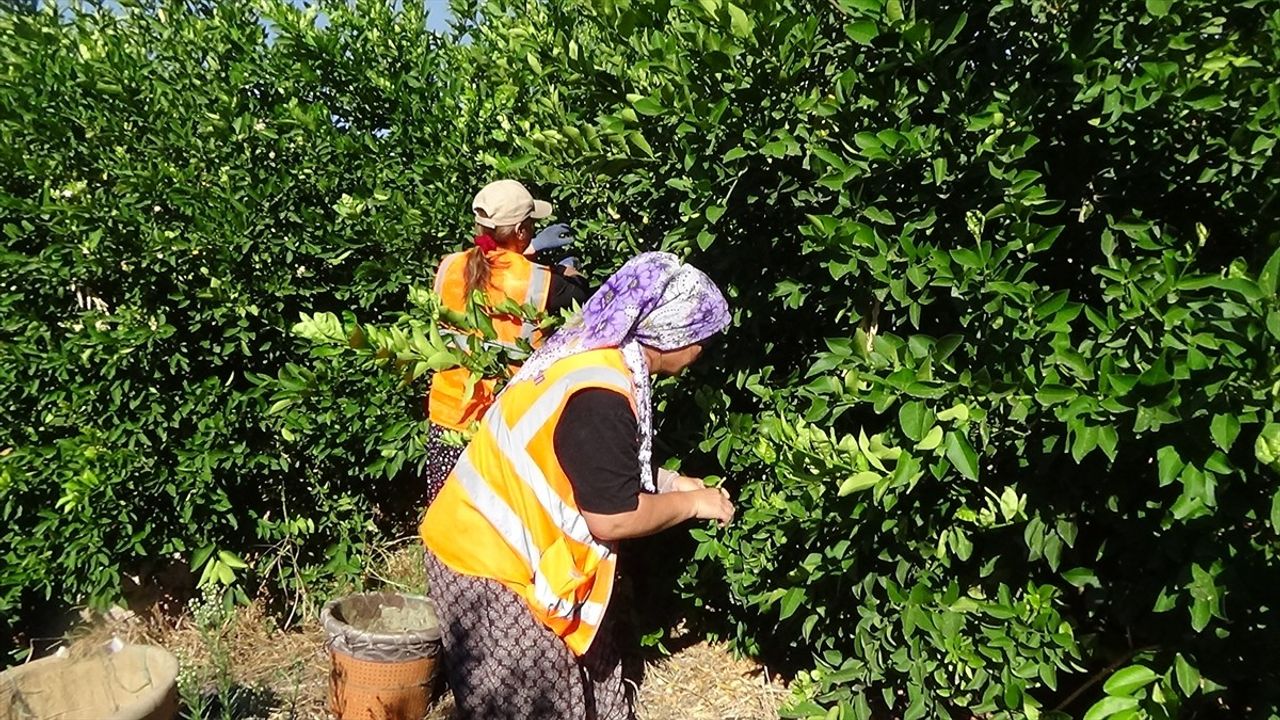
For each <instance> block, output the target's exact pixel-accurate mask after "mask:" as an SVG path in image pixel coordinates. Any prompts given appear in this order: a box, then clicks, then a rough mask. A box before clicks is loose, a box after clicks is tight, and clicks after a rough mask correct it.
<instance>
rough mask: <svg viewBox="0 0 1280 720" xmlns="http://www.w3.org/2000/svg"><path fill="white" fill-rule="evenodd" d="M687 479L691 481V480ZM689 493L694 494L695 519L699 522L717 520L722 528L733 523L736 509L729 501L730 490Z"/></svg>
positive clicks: (703, 489)
mask: <svg viewBox="0 0 1280 720" xmlns="http://www.w3.org/2000/svg"><path fill="white" fill-rule="evenodd" d="M685 479H686V480H689V479H691V478H685ZM688 492H690V493H694V495H693V497H692V499H693V502H694V506H693V511H694V517H696V518H698V519H699V520H715V521H717V522H719V523H720V527H724V526H726V525H728V524H729V523H731V522H733V514H734V507H733V503H732V502H730V501H729V491H728V490H725V489H724V488H709V487H704V488H701V489H699V490H690V491H688Z"/></svg>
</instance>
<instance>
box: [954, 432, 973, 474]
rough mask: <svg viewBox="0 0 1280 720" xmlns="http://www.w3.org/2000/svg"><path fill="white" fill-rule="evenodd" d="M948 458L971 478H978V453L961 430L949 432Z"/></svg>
mask: <svg viewBox="0 0 1280 720" xmlns="http://www.w3.org/2000/svg"><path fill="white" fill-rule="evenodd" d="M947 459H948V460H950V461H951V464H952V465H954V466H955V467H956V469H957V470H959V471H960V474H961V475H964V476H965V477H967V478H969V479H970V480H977V479H978V454H977V453H976V452H974V450H973V446H971V445H970V444H969V441H968V439H966V438H965V436H964V433H961V432H959V431H956V432H950V433H947Z"/></svg>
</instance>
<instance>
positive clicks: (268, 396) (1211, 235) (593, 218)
mask: <svg viewBox="0 0 1280 720" xmlns="http://www.w3.org/2000/svg"><path fill="white" fill-rule="evenodd" d="M477 11H478V12H477ZM258 12H259V11H255V10H253V9H252V8H250V7H248V6H245V5H241V4H239V3H238V2H228V3H222V4H219V5H216V6H207V7H206V6H203V5H199V6H195V7H192V8H188V9H182V8H180V7H177V6H165V8H164V10H163V11H153V12H141V11H138V12H128V13H126V14H125V15H124V16H121V17H115V16H109V15H101V14H95V15H88V16H75V15H73V16H72V18H71V19H70V20H66V21H63V22H59V21H58V20H57V19H55V18H54V17H53V16H52V15H49V14H38V15H34V16H16V15H15V16H5V17H4V19H3V24H2V25H0V37H3V38H4V39H5V42H4V44H3V46H0V53H3V55H2V57H3V58H4V60H3V62H4V65H3V68H4V69H3V73H4V74H3V77H4V79H5V83H4V88H5V90H4V92H3V95H0V97H3V102H4V109H5V112H3V113H0V140H2V141H3V142H0V153H3V155H0V157H3V166H2V167H3V169H4V171H5V172H4V176H3V177H2V178H0V183H3V185H2V186H0V188H2V189H3V195H2V196H0V223H2V224H3V226H4V228H5V238H6V239H5V249H6V251H5V256H4V257H5V263H6V270H8V272H7V275H8V276H10V277H13V278H15V280H16V281H14V282H10V283H8V284H7V287H5V288H4V289H3V290H2V291H0V297H2V298H3V299H2V300H0V302H3V303H4V306H5V309H6V312H5V314H4V317H3V321H2V322H3V323H4V328H5V334H6V344H5V348H4V359H5V362H4V365H3V366H2V367H3V369H2V370H0V372H3V375H2V376H0V377H2V378H3V380H2V383H3V384H2V387H3V392H4V402H5V404H6V406H7V407H13V408H15V409H16V410H17V414H16V417H19V418H22V419H23V422H20V423H17V424H10V425H8V426H6V427H5V429H4V430H3V432H4V433H5V435H4V436H2V437H0V446H3V447H4V448H8V450H7V451H5V452H6V454H5V456H4V458H3V462H4V470H3V471H2V472H3V473H4V474H3V480H2V481H0V482H3V483H4V487H5V490H4V492H5V497H4V510H3V512H4V513H5V515H4V519H5V523H6V528H5V529H4V530H2V531H0V532H3V533H5V534H4V535H3V536H2V537H4V541H3V542H4V543H5V544H4V545H0V552H3V554H4V557H5V560H6V562H5V567H4V569H3V570H0V573H3V574H2V575H0V597H3V598H4V599H5V602H6V603H7V606H6V607H5V609H9V608H19V609H25V608H29V607H31V603H32V602H33V599H34V597H35V596H36V595H37V594H41V593H57V594H58V595H59V596H60V597H63V598H66V599H75V598H79V597H83V596H85V595H87V594H91V593H98V594H109V593H110V592H111V590H112V589H113V587H114V584H115V582H116V578H117V569H118V568H119V567H122V566H123V567H126V568H127V567H131V565H132V564H135V563H137V562H138V561H140V560H142V559H144V558H148V557H156V556H161V555H168V554H170V553H176V554H178V555H179V556H181V557H182V558H183V559H184V560H190V559H194V560H195V561H196V564H197V565H200V566H201V568H202V569H207V568H208V567H209V566H210V563H213V567H214V568H215V569H214V570H213V571H212V572H213V575H224V576H225V577H224V579H231V575H232V570H233V569H237V568H235V565H238V564H240V563H239V560H240V559H241V558H243V559H245V560H247V561H249V564H250V565H251V567H250V568H245V569H244V571H251V572H252V573H253V576H254V577H255V578H258V579H260V580H261V581H263V582H269V583H276V582H278V581H279V579H280V577H281V573H280V568H281V567H286V566H287V567H289V568H290V571H289V572H290V573H294V572H301V573H303V574H302V576H301V577H302V578H304V579H305V578H309V577H315V576H316V575H315V573H319V572H320V570H321V567H322V566H323V565H324V564H325V563H326V562H329V559H330V558H336V559H338V560H337V561H336V562H331V563H330V564H329V567H328V568H327V569H328V570H329V571H335V570H336V571H342V570H343V564H344V563H347V562H353V561H354V560H355V559H356V556H355V553H358V551H359V548H360V543H361V541H362V540H361V538H362V536H363V534H364V532H365V531H366V528H367V527H368V521H369V520H370V519H371V518H372V517H373V514H372V509H371V508H372V507H373V506H374V505H375V504H378V503H379V501H380V500H383V499H387V498H394V497H396V496H401V497H403V496H407V495H410V494H412V493H413V492H414V491H415V490H416V488H414V489H412V490H410V489H408V488H411V487H413V482H414V481H413V467H414V464H415V463H416V462H418V461H419V460H420V459H421V448H420V446H418V445H417V444H416V443H417V440H416V438H418V437H419V436H420V432H421V417H420V413H417V412H416V410H415V409H414V408H412V407H411V406H412V404H413V400H412V399H411V398H409V397H408V395H407V394H406V393H404V392H402V391H401V392H398V391H397V390H396V389H395V387H394V385H395V383H396V382H397V378H395V377H392V376H390V375H388V376H386V377H382V376H378V375H376V374H370V373H368V372H365V371H363V370H361V369H360V367H361V366H360V365H359V364H356V363H353V362H351V361H350V359H349V358H346V357H345V356H343V355H341V354H334V352H333V348H332V347H328V348H327V349H326V348H323V347H322V348H321V352H320V353H319V354H320V357H312V358H306V359H304V355H305V354H306V353H308V349H307V348H306V347H303V346H301V345H299V344H297V343H296V342H292V341H290V340H289V338H287V337H286V333H287V328H288V327H289V326H290V325H291V324H292V323H293V322H294V321H295V320H296V319H297V317H298V313H299V312H314V311H341V310H351V311H353V312H355V313H356V315H357V316H359V317H361V319H366V318H373V319H376V318H378V317H380V316H382V315H385V314H388V313H393V312H395V311H398V310H400V309H403V307H404V298H405V286H406V285H407V284H408V283H410V282H412V281H415V280H421V279H422V278H423V277H425V275H426V274H427V273H428V272H429V265H430V263H431V260H432V259H433V256H434V255H435V254H438V252H439V251H440V250H441V249H443V248H445V247H449V246H452V245H453V244H454V242H455V241H456V238H457V235H458V233H460V232H462V231H463V230H465V223H464V220H465V215H464V213H463V212H462V211H463V210H465V200H466V197H467V196H468V195H469V193H470V192H471V191H473V190H474V188H475V187H476V186H477V185H479V184H480V183H481V182H483V181H485V180H488V179H490V178H492V177H496V176H499V175H503V174H517V175H519V176H520V177H522V178H524V179H527V180H529V181H531V182H533V183H535V184H540V185H541V187H543V188H545V189H546V191H547V192H549V193H551V194H552V195H553V196H554V198H555V199H556V200H557V204H558V206H559V207H560V208H561V209H562V211H565V213H566V215H567V216H568V217H567V218H566V219H569V220H572V221H573V222H574V223H575V225H576V226H577V227H578V229H579V234H580V235H581V236H583V237H584V238H585V247H583V248H581V252H579V253H578V254H581V255H585V256H586V258H587V260H588V262H587V263H586V264H587V266H588V267H590V268H592V269H593V270H594V271H595V272H596V273H597V274H603V273H605V272H607V271H608V270H609V269H610V268H611V267H615V266H616V265H617V264H619V263H620V262H621V261H622V260H624V259H625V258H626V257H627V256H628V255H629V254H630V253H631V252H633V251H635V250H637V249H642V248H655V247H661V248H664V249H669V250H672V251H675V252H679V253H682V254H685V255H688V256H689V257H690V258H691V259H692V260H693V261H694V262H695V263H696V264H698V265H699V266H701V267H704V268H705V269H707V270H708V271H709V272H710V273H711V274H712V275H713V276H714V277H716V278H717V280H719V281H721V282H722V284H723V285H724V286H725V287H726V288H727V289H728V291H729V294H730V296H731V302H732V303H733V305H734V307H735V324H734V328H733V330H732V332H731V337H730V338H729V341H728V342H727V343H726V345H725V347H724V350H723V352H722V353H721V355H720V356H719V357H716V358H713V359H711V361H709V362H707V363H704V365H703V367H700V368H698V369H697V370H696V371H695V372H694V373H693V374H691V375H690V376H689V377H687V378H685V379H684V380H683V381H681V383H680V384H679V385H676V386H674V387H669V388H667V389H668V390H669V392H667V393H666V394H665V401H664V405H665V410H666V412H665V416H666V418H665V421H664V425H663V428H662V432H663V434H664V436H665V438H666V439H667V440H668V441H670V442H673V443H674V444H675V445H676V446H677V448H676V449H677V450H678V451H682V452H678V454H680V455H683V456H685V457H687V458H688V460H687V462H688V463H689V465H690V466H691V467H694V468H695V469H702V470H706V471H713V472H721V473H722V474H724V475H726V476H727V477H728V478H729V482H730V485H731V486H732V487H734V489H735V491H736V493H737V495H738V497H739V498H740V501H741V502H740V519H739V521H738V522H737V523H735V525H734V526H732V527H731V528H730V529H728V530H727V531H723V532H720V531H715V532H712V531H705V530H696V531H694V537H695V538H696V540H697V546H696V549H695V550H694V556H695V558H696V559H697V562H695V563H693V564H692V565H691V566H690V569H689V570H688V571H687V573H685V576H684V578H683V580H682V587H683V594H684V595H685V597H686V598H687V599H688V601H689V603H690V604H691V605H693V606H696V607H699V608H701V610H702V611H703V612H704V615H705V617H704V619H705V620H706V621H707V622H708V623H711V624H712V625H713V626H717V625H718V626H719V627H723V628H724V629H725V631H726V632H727V633H729V634H731V636H732V637H734V638H735V639H736V640H737V641H738V642H739V643H740V644H741V646H742V647H744V648H745V649H748V650H750V651H754V652H759V653H762V654H764V655H765V656H766V657H768V658H770V659H771V660H773V661H780V662H786V663H788V664H790V665H791V666H792V667H799V668H815V671H814V672H813V673H806V674H805V675H803V676H802V681H801V682H799V683H797V687H798V688H799V689H800V691H801V692H803V693H805V694H806V695H807V699H802V701H801V702H799V703H798V704H797V706H796V708H795V713H796V714H797V715H817V716H822V715H827V716H829V717H857V718H867V717H870V716H871V715H872V714H873V713H875V714H876V716H880V713H881V712H885V711H887V712H889V713H892V715H893V716H902V717H908V718H918V717H937V716H945V715H946V714H947V713H956V714H962V713H966V712H967V713H973V714H981V715H985V716H990V717H1033V718H1034V717H1046V716H1048V715H1049V711H1050V710H1051V709H1058V710H1061V711H1063V712H1065V713H1069V714H1083V715H1085V717H1087V718H1088V719H1089V720H1097V719H1100V718H1104V717H1174V716H1178V715H1180V714H1192V713H1195V714H1198V715H1208V714H1212V713H1215V712H1216V713H1219V714H1221V715H1222V716H1224V717H1241V716H1246V715H1247V716H1257V717H1267V716H1269V715H1270V716H1275V715H1276V714H1277V712H1280V708H1278V706H1277V703H1278V700H1277V695H1276V692H1277V691H1276V690H1275V688H1276V687H1280V685H1277V682H1276V681H1277V677H1276V671H1275V669H1274V663H1271V662H1269V660H1270V658H1269V654H1268V650H1269V648H1270V647H1271V646H1273V645H1274V644H1275V643H1276V642H1277V641H1280V638H1278V637H1277V635H1276V631H1275V628H1274V623H1272V622H1269V618H1268V617H1267V615H1268V613H1269V611H1271V609H1272V608H1274V606H1275V603H1276V600H1277V597H1276V591H1275V590H1274V588H1275V587H1277V586H1280V585H1278V583H1280V563H1278V561H1277V557H1276V555H1277V551H1278V550H1280V535H1278V533H1280V494H1277V487H1278V485H1277V474H1276V470H1277V464H1280V460H1277V458H1278V457H1280V429H1277V427H1278V426H1276V425H1274V424H1272V423H1274V422H1275V421H1276V417H1275V416H1276V412H1277V408H1278V407H1280V399H1278V398H1280V370H1278V369H1277V363H1276V355H1277V342H1278V341H1280V303H1278V302H1277V293H1276V289H1277V276H1278V275H1280V254H1277V252H1276V249H1277V245H1280V230H1277V226H1276V223H1275V221H1276V219H1277V216H1278V215H1280V213H1278V212H1277V207H1276V196H1277V191H1278V189H1280V167H1278V166H1277V161H1276V159H1275V158H1276V156H1275V153H1274V147H1275V144H1276V142H1277V139H1278V134H1280V131H1278V128H1280V123H1278V122H1277V119H1278V118H1277V115H1278V114H1280V86H1278V85H1277V84H1276V82H1275V70H1274V68H1276V67H1280V45H1278V44H1277V40H1278V39H1280V7H1277V3H1275V2H1268V1H1263V0H1255V1H1253V2H1239V3H1235V4H1233V5H1230V6H1224V5H1223V4H1221V3H1212V2H1208V1H1207V0H1179V1H1178V2H1172V1H1171V0H1146V2H1142V3H1122V4H1119V5H1116V4H1113V5H1112V6H1105V5H1103V4H1098V3H1082V2H1067V3H1059V4H1051V3H1043V2H1029V3H1014V2H1007V1H998V0H987V1H986V2H974V3H968V4H966V5H965V6H964V7H963V11H962V10H961V8H959V7H955V6H954V5H953V4H934V3H927V2H917V3H914V4H912V3H904V2H902V1H901V0H885V1H882V0H833V1H832V2H830V3H821V4H817V3H808V2H804V3H801V2H794V3H791V2H774V1H772V0H769V1H766V0H748V1H746V2H737V3H731V2H726V1H724V0H701V1H698V2H694V1H692V0H632V1H630V2H614V1H610V0H597V1H595V2H570V1H569V0H548V1H546V2H539V3H524V2H507V1H506V0H494V1H493V2H487V3H484V4H483V6H482V7H480V8H476V7H474V6H464V5H463V4H457V5H456V7H455V13H456V15H457V16H458V17H462V18H468V17H483V18H485V21H484V22H483V23H476V22H471V21H467V22H462V23H459V24H458V26H457V28H456V29H455V33H454V35H453V36H449V37H444V36H439V37H437V36H433V35H431V34H430V33H427V32H425V31H424V30H423V29H422V18H421V16H420V14H419V13H417V12H416V11H413V10H407V11H405V12H404V13H392V12H390V11H388V10H387V9H386V8H385V7H383V6H380V5H377V4H359V5H357V6H356V7H355V8H354V9H345V8H344V7H330V8H327V9H326V10H325V22H323V23H314V22H313V20H314V19H315V17H316V15H315V14H314V12H310V13H309V12H304V11H297V10H293V9H291V8H288V7H280V6H270V7H268V8H265V9H264V12H265V15H266V16H269V17H270V18H272V20H271V21H270V22H269V23H268V24H267V25H268V27H269V28H270V32H268V31H267V30H264V28H263V26H262V25H260V24H259V22H258V18H259V15H258ZM69 288H70V289H69ZM77 292H78V293H79V295H78V296H79V297H80V298H83V299H84V300H83V302H84V303H87V305H88V307H87V308H81V307H76V306H74V300H73V297H74V296H75V294H76V293H77ZM10 336H11V337H12V338H13V339H12V341H10V340H9V337H10ZM289 363H292V364H289ZM278 371H279V372H278ZM267 376H273V377H274V380H269V379H268V377H267ZM273 397H274V399H275V404H276V407H275V412H274V413H272V414H269V411H270V410H271V402H272V398H273ZM406 410H408V411H406ZM381 478H387V479H381ZM299 521H303V522H302V524H299ZM271 547H275V548H279V549H289V550H290V552H296V553H297V554H296V555H290V556H288V562H287V563H284V561H283V560H282V559H281V558H282V557H284V556H283V555H282V554H281V552H280V550H267V549H266V548H271ZM207 548H217V549H219V550H224V551H227V553H228V554H227V556H226V557H223V556H222V555H220V554H216V553H212V552H207V551H206V552H200V553H197V552H196V551H197V550H200V549H207ZM295 549H296V550H295ZM232 553H234V554H235V555H233V554H232ZM193 555H196V557H194V558H193V557H192V556H193ZM236 555H238V557H237V556H236ZM282 563H283V564H282ZM295 567H296V568H297V570H296V571H295V570H293V568H295ZM222 568H226V570H225V572H224V571H223V570H222ZM73 569H74V572H73ZM211 577H212V576H211ZM291 577H292V576H290V575H289V574H288V573H286V577H285V579H286V580H290V578H291ZM214 579H216V578H214ZM1223 688H1225V690H1224V689H1223ZM1086 709H1088V710H1087V713H1086Z"/></svg>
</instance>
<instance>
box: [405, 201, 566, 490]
mask: <svg viewBox="0 0 1280 720" xmlns="http://www.w3.org/2000/svg"><path fill="white" fill-rule="evenodd" d="M471 208H472V211H473V212H474V213H475V222H476V226H475V246H474V247H471V248H469V249H467V250H464V251H462V252H456V253H452V254H450V255H446V256H445V257H444V259H443V260H441V261H440V266H439V268H438V269H437V270H436V278H435V291H436V294H437V295H438V296H439V297H440V299H441V302H442V304H443V305H444V306H445V307H446V308H449V309H450V310H455V311H459V312H463V311H465V310H466V309H467V303H468V300H469V298H471V295H472V293H473V292H475V291H483V292H484V293H485V295H486V297H487V298H488V301H489V303H490V305H495V306H496V305H498V304H501V303H502V302H504V301H505V300H508V299H511V300H515V301H516V302H518V303H520V304H522V305H531V306H533V307H534V308H535V309H537V310H540V311H546V312H556V311H559V310H562V309H564V308H568V307H572V306H573V305H574V304H581V303H582V302H584V301H585V300H586V299H587V295H588V289H587V284H586V279H585V278H584V277H583V276H582V275H581V274H579V273H578V271H577V270H575V269H574V268H573V267H572V265H554V266H547V265H541V264H538V263H536V262H533V261H532V260H531V259H530V255H532V253H533V252H534V251H537V250H543V249H548V248H555V247H563V246H564V245H566V244H568V243H569V242H571V241H572V239H573V235H572V233H571V231H570V230H569V227H568V226H567V225H560V224H557V225H552V226H550V227H548V228H547V229H545V230H543V231H542V232H541V233H538V234H537V235H535V234H534V222H535V221H536V220H540V219H542V218H545V217H547V216H548V215H550V214H551V204H550V203H547V202H545V201H543V200H535V199H534V198H533V195H532V194H530V192H529V191H528V189H526V188H525V186H524V185H522V184H520V183H519V182H517V181H515V180H498V181H497V182H492V183H489V184H488V185H486V186H484V188H482V189H481V190H480V192H479V193H477V194H476V196H475V199H474V200H473V201H472V202H471ZM491 319H492V320H493V327H494V330H495V331H496V332H497V334H498V338H497V342H499V343H503V344H505V345H508V346H511V347H516V346H517V345H518V341H519V340H521V339H523V340H525V341H528V342H529V343H531V344H533V345H534V346H537V345H538V344H539V343H540V342H541V341H542V337H541V336H540V334H539V333H538V331H537V329H536V327H535V326H534V324H532V323H528V322H525V321H524V320H523V319H522V318H520V317H516V316H511V315H503V314H495V315H492V316H491ZM470 374H471V373H470V371H469V370H467V369H465V368H455V369H452V370H445V371H442V372H438V373H436V374H435V376H434V377H433V378H432V380H431V391H430V393H429V394H428V396H427V414H428V417H429V418H430V420H431V428H430V430H429V432H428V436H427V448H426V450H427V469H426V473H427V477H426V480H427V503H428V504H430V503H431V501H432V500H433V499H434V498H435V496H436V493H438V492H439V491H440V487H441V486H442V485H443V484H444V480H445V478H446V477H447V476H448V474H449V471H450V470H452V469H453V464H454V463H455V462H457V460H458V456H459V455H460V454H461V453H462V448H461V447H459V446H457V445H455V444H450V443H448V442H446V437H445V434H446V432H447V431H449V430H459V431H463V432H466V431H468V430H469V429H471V428H472V426H474V425H475V423H477V422H478V421H479V420H480V418H481V416H483V415H484V412H485V410H487V409H488V408H489V405H490V404H491V403H492V402H493V389H494V380H493V379H484V380H481V381H480V382H478V383H476V384H475V386H474V388H473V390H472V392H471V394H470V396H469V397H468V394H467V392H466V386H467V383H468V380H469V379H470Z"/></svg>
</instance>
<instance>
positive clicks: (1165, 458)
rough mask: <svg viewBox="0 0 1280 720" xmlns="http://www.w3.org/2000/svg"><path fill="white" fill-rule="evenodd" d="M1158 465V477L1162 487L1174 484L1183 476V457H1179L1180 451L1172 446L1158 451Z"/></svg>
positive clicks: (1166, 446)
mask: <svg viewBox="0 0 1280 720" xmlns="http://www.w3.org/2000/svg"><path fill="white" fill-rule="evenodd" d="M1156 464H1157V468H1158V477H1159V479H1160V487H1165V486H1166V485H1170V484H1172V483H1173V482H1174V481H1175V480H1177V479H1178V476H1179V475H1181V474H1182V468H1183V466H1184V465H1185V463H1183V462H1182V457H1181V456H1179V455H1178V451H1177V450H1175V449H1174V448H1173V446H1172V445H1165V446H1164V447H1162V448H1160V449H1159V450H1157V451H1156Z"/></svg>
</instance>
